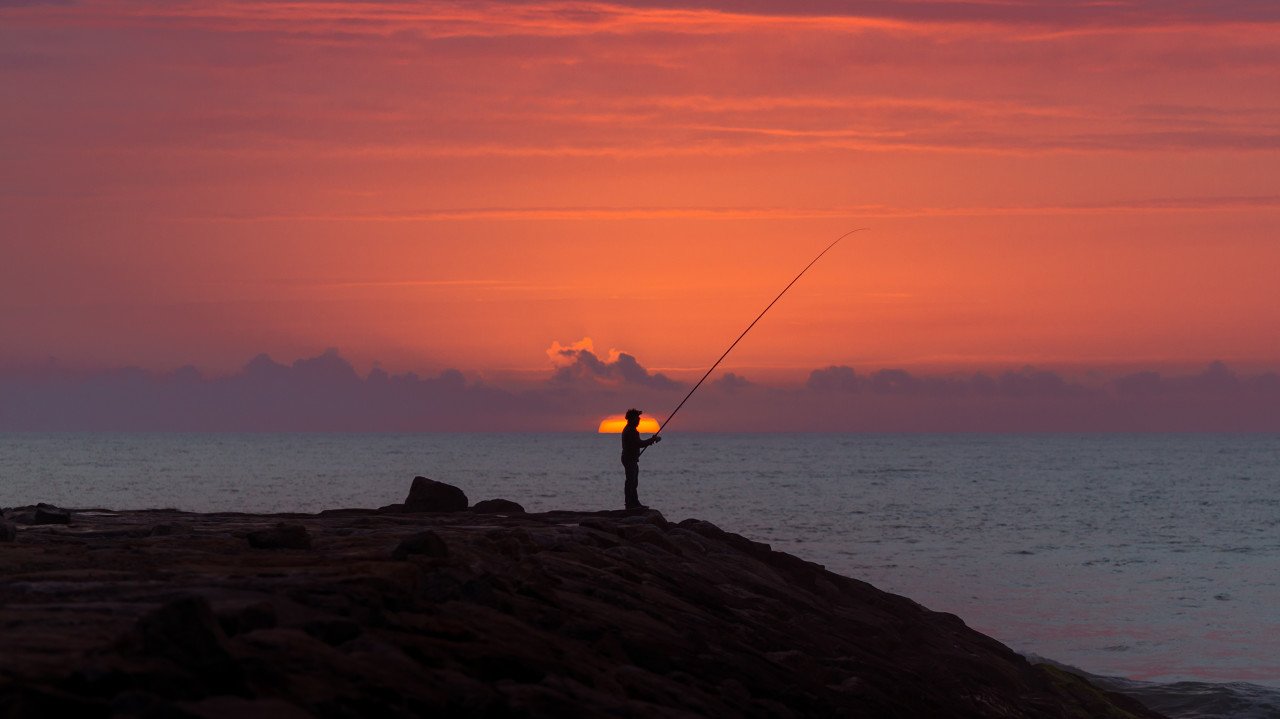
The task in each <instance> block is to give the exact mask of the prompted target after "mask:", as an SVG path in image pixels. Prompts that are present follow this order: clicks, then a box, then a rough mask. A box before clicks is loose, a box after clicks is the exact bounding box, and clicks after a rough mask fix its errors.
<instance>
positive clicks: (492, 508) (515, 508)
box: [471, 499, 524, 514]
mask: <svg viewBox="0 0 1280 719" xmlns="http://www.w3.org/2000/svg"><path fill="white" fill-rule="evenodd" d="M471 511H472V512H476V513H477V514H524V507H521V506H520V505H519V504H517V503H516V502H512V501H511V500H509V499H486V500H484V501H483V502H476V503H475V506H473V507H472V508H471Z"/></svg>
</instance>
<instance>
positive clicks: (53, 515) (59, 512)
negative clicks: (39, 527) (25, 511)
mask: <svg viewBox="0 0 1280 719" xmlns="http://www.w3.org/2000/svg"><path fill="white" fill-rule="evenodd" d="M31 523H32V524H71V512H69V511H68V510H65V509H62V508H60V507H55V506H53V505H52V504H43V503H41V504H37V505H36V511H35V514H34V515H33V516H32V517H31Z"/></svg>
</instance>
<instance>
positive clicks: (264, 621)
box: [218, 601, 276, 637]
mask: <svg viewBox="0 0 1280 719" xmlns="http://www.w3.org/2000/svg"><path fill="white" fill-rule="evenodd" d="M218 626H220V627H222V631H223V633H225V634H226V635H227V636H229V637H234V636H237V635H239V634H245V633H247V632H252V631H256V630H258V629H271V628H272V627H275V626H276V608H275V605H273V604H272V603H271V602H265V601H263V602H254V603H252V604H247V605H244V606H240V607H237V608H236V609H234V610H232V611H222V612H218Z"/></svg>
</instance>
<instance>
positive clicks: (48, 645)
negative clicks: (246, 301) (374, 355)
mask: <svg viewBox="0 0 1280 719" xmlns="http://www.w3.org/2000/svg"><path fill="white" fill-rule="evenodd" d="M28 510H30V511H34V508H33V507H24V508H19V509H18V510H15V511H14V512H10V518H11V519H12V517H13V515H14V514H15V513H16V512H17V511H28ZM281 521H285V522H290V523H294V524H295V528H294V530H293V531H294V532H298V531H302V532H303V533H304V536H305V535H306V533H309V534H311V535H313V536H314V539H315V542H316V544H317V547H318V549H319V551H311V552H260V551H257V550H254V549H251V548H250V546H249V544H248V543H246V541H245V539H244V537H246V536H247V535H248V534H249V533H250V532H254V533H255V534H257V533H258V532H259V531H262V530H263V528H265V527H270V526H273V525H275V524H276V523H277V522H281ZM161 523H164V524H168V523H172V524H173V526H174V531H175V532H176V531H178V530H179V529H183V530H185V531H188V532H189V534H188V535H187V536H186V537H184V538H183V539H182V540H166V539H162V538H156V536H155V535H156V534H157V533H156V532H154V531H153V530H152V527H155V526H161ZM301 523H305V525H306V528H305V530H303V528H302V527H297V526H296V525H297V524H301ZM76 525H77V526H76V531H75V532H74V533H69V532H66V531H24V532H23V536H22V543H21V544H19V545H15V546H10V547H8V548H7V549H5V548H0V549H4V551H0V560H5V561H7V562H8V563H9V565H8V567H6V569H7V570H8V571H9V573H10V574H12V575H18V574H20V575H21V577H22V581H23V582H27V583H30V584H31V585H32V586H40V588H41V589H40V591H24V592H22V593H21V596H20V601H17V602H14V601H6V600H7V599H8V598H9V595H5V596H0V627H5V631H4V632H0V642H2V643H0V717H15V718H16V719H28V718H32V719H34V718H35V717H45V716H48V717H59V716H77V717H79V716H85V717H96V716H103V717H106V716H132V717H139V718H144V717H145V718H146V719H162V718H165V717H174V719H177V718H178V717H184V718H190V717H224V716H230V717H235V718H236V719H253V718H254V717H257V716H264V717H266V716H270V717H281V719H284V718H285V717H292V716H299V717H302V716H314V717H358V716H379V717H382V716H386V717H411V716H468V717H469V716H477V717H481V716H483V717H505V716H518V717H552V716H592V717H596V716H613V717H644V716H715V717H721V716H723V717H774V718H776V719H783V718H784V717H811V716H812V717H833V716H850V717H897V718H898V719H917V718H924V717H930V718H932V717H965V718H966V719H1082V718H1083V717H1099V718H1101V717H1106V718H1107V719H1155V718H1156V717H1158V716H1159V715H1158V714H1156V713H1153V712H1150V711H1148V710H1146V709H1144V708H1143V707H1142V706H1141V705H1139V704H1136V703H1133V702H1130V701H1128V700H1124V699H1123V698H1120V697H1117V696H1115V695H1112V694H1108V693H1106V692H1103V691H1101V690H1099V689H1097V688H1096V687H1094V686H1093V685H1091V684H1089V683H1088V682H1087V681H1085V680H1084V679H1080V678H1078V677H1074V676H1071V675H1067V674H1066V673H1064V672H1058V671H1055V670H1052V669H1046V668H1044V667H1033V666H1031V665H1030V664H1029V663H1028V662H1027V661H1026V660H1025V659H1024V658H1022V657H1020V656H1018V655H1017V654H1015V653H1014V652H1012V651H1011V650H1009V649H1008V648H1007V647H1004V646H1003V645H1001V644H999V643H998V642H996V641H995V640H993V639H991V638H989V637H985V636H983V635H981V634H978V633H977V632H974V631H972V630H970V629H968V628H967V627H965V625H964V624H963V622H961V621H960V620H958V619H957V618H956V617H954V616H952V615H948V614H944V613H940V612H932V611H929V610H927V609H925V608H924V607H921V606H920V605H918V604H916V603H915V602H913V601H911V600H909V599H906V598H904V597H899V596H896V595H892V594H887V593H885V592H881V591H879V590H877V589H875V588H874V587H872V586H871V585H869V584H866V583H864V582H859V581H857V580H854V579H850V578H847V577H841V576H839V575H836V574H833V573H831V572H828V571H826V570H825V569H823V568H822V567H820V566H818V565H816V564H812V563H810V562H805V561H803V560H801V559H799V558H797V557H793V556H791V555H789V554H784V553H781V552H774V551H772V550H770V549H769V548H768V546H767V545H764V544H760V543H758V542H753V541H751V540H750V539H747V538H745V537H742V536H739V535H736V534H732V533H730V532H725V531H723V530H721V529H719V528H718V527H716V526H715V525H712V524H709V523H706V522H699V521H696V520H694V521H688V522H682V523H681V524H679V525H674V524H668V523H667V522H666V521H665V520H662V519H661V515H659V514H657V513H656V512H648V513H643V512H642V513H631V514H627V513H622V512H616V511H611V512H549V513H538V514H515V515H507V516H497V515H494V514H483V513H480V514H475V513H470V512H464V513H456V514H431V515H423V514H416V515H415V514H406V513H403V512H395V513H392V512H386V513H380V514H368V515H363V514H360V513H334V514H330V515H326V516H314V515H313V516H309V517H306V518H298V519H294V518H286V517H281V516H278V515H273V516H263V515H252V514H240V513H217V514H194V513H181V512H168V513H164V514H157V513H147V512H119V513H112V514H110V515H106V514H99V513H96V512H90V511H87V510H80V511H77V514H76ZM428 529H429V530H430V531H426V530H428ZM135 530H137V531H135ZM279 530H281V528H280V527H276V528H275V529H274V530H266V531H267V532H268V533H273V532H274V533H278V532H279ZM72 534H73V535H74V536H71V535H72ZM391 547H395V550H394V551H390V549H391ZM389 555H391V556H389ZM393 556H394V557H395V558H396V559H400V560H407V561H394V560H393V559H392V557H393ZM9 594H13V595H14V596H18V595H16V594H14V592H13V591H10V592H9ZM202 597H204V598H202ZM205 598H207V599H208V601H206V599H205ZM175 599H176V601H175ZM211 602H212V605H211V604H210V603H211ZM156 607H159V608H158V609H157V608H156ZM215 610H216V614H215V613H214V611H215ZM139 616H141V617H142V618H141V619H136V618H137V617H139Z"/></svg>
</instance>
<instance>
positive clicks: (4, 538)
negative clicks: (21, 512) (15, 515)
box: [0, 521, 18, 542]
mask: <svg viewBox="0 0 1280 719" xmlns="http://www.w3.org/2000/svg"><path fill="white" fill-rule="evenodd" d="M17 538H18V528H17V527H16V526H14V524H13V522H5V521H0V542H12V541H13V540H15V539H17Z"/></svg>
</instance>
